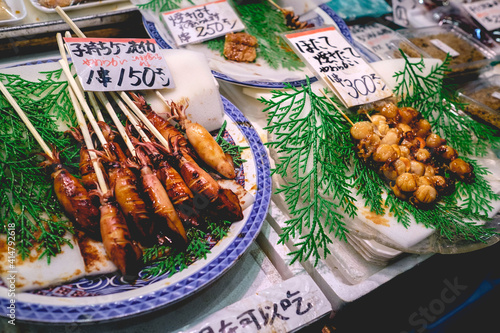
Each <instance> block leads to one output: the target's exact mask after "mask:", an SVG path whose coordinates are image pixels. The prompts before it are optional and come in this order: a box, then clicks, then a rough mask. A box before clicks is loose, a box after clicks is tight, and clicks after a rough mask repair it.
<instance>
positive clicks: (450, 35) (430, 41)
mask: <svg viewBox="0 0 500 333" xmlns="http://www.w3.org/2000/svg"><path fill="white" fill-rule="evenodd" d="M398 33H400V34H401V35H402V36H403V37H405V38H407V40H408V41H410V42H411V44H408V43H400V44H399V47H400V48H401V49H402V50H403V51H404V52H405V53H406V54H407V55H409V56H420V55H419V54H418V53H415V51H417V52H419V53H421V54H422V55H423V56H424V57H428V56H429V57H431V58H437V59H440V60H444V59H445V58H446V55H447V54H450V55H451V57H452V58H451V61H450V69H451V73H450V76H457V75H465V74H472V73H476V74H477V73H479V71H480V70H481V69H484V68H486V67H487V66H489V65H490V64H491V62H492V61H493V60H494V59H495V58H497V55H496V53H495V52H493V51H492V50H490V49H489V48H488V47H486V46H485V45H483V44H481V43H480V42H479V41H477V40H474V39H472V38H471V37H470V36H469V35H467V34H466V33H465V32H464V31H463V30H462V29H460V28H458V27H456V26H453V25H448V24H446V25H442V26H438V27H429V28H421V29H404V30H398Z"/></svg>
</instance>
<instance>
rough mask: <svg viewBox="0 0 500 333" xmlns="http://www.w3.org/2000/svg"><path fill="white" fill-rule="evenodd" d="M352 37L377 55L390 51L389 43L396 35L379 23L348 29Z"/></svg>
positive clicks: (354, 26)
mask: <svg viewBox="0 0 500 333" xmlns="http://www.w3.org/2000/svg"><path fill="white" fill-rule="evenodd" d="M350 30H351V34H352V37H353V38H354V39H356V40H357V41H359V42H360V43H362V44H363V45H365V46H366V47H368V48H369V49H370V50H371V51H373V52H374V53H377V54H384V53H388V52H390V51H391V42H392V41H393V40H394V39H395V38H396V33H395V32H394V31H393V30H392V29H390V28H388V27H386V26H385V25H382V24H380V23H376V22H374V23H371V24H366V25H353V26H351V27H350Z"/></svg>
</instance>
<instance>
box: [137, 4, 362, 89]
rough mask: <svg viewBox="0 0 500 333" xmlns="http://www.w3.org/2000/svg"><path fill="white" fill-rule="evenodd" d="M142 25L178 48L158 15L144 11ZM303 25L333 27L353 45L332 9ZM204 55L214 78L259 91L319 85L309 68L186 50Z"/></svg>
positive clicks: (203, 48)
mask: <svg viewBox="0 0 500 333" xmlns="http://www.w3.org/2000/svg"><path fill="white" fill-rule="evenodd" d="M142 13H143V23H144V27H145V29H146V31H147V32H148V34H149V35H150V36H151V38H153V39H155V40H156V42H157V43H158V45H160V47H162V48H167V49H170V48H177V46H176V45H175V42H174V41H173V39H172V38H171V37H170V35H169V33H168V30H167V29H166V28H165V25H164V24H163V22H161V20H160V18H159V17H158V14H155V13H152V12H146V11H143V12H142ZM300 20H301V21H308V22H310V23H314V25H315V26H321V25H334V26H336V27H338V29H339V30H340V32H341V33H342V34H343V35H344V37H345V38H346V39H347V40H348V41H349V42H350V43H351V44H353V40H352V37H351V34H350V31H349V28H348V27H347V25H346V24H345V22H344V21H343V20H342V18H340V17H339V16H338V15H337V14H336V13H335V12H334V11H333V10H332V9H331V8H330V7H328V6H326V5H320V6H319V7H317V8H316V9H315V10H313V11H310V12H309V13H307V14H305V15H303V16H301V18H300ZM185 48H186V49H190V50H195V51H198V52H202V53H203V54H205V56H206V57H207V59H208V61H209V66H210V68H211V70H212V73H213V75H214V76H215V77H216V78H217V79H220V80H224V81H227V82H230V83H234V84H239V85H245V86H251V87H256V88H273V89H277V88H283V87H285V84H290V85H292V86H300V85H303V84H306V77H309V78H310V81H311V82H314V81H317V78H315V77H314V74H313V73H312V72H311V71H310V70H309V69H307V68H303V69H298V70H287V69H283V68H281V69H273V68H271V67H269V66H268V65H267V64H266V63H265V61H264V60H262V59H260V60H259V59H257V60H256V62H255V63H250V64H249V63H237V62H233V61H227V60H226V59H224V57H222V56H221V55H220V54H219V53H218V52H216V51H213V50H210V49H208V47H206V46H205V45H204V44H193V45H188V46H185Z"/></svg>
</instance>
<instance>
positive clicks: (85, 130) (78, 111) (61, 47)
mask: <svg viewBox="0 0 500 333" xmlns="http://www.w3.org/2000/svg"><path fill="white" fill-rule="evenodd" d="M56 39H57V45H58V47H59V53H60V54H61V58H62V60H61V61H62V62H63V63H65V64H66V65H67V64H68V58H67V56H66V49H65V47H64V42H63V39H62V36H61V34H60V33H57V34H56ZM68 68H69V66H68ZM68 92H69V97H70V99H71V102H72V103H73V107H74V109H75V114H76V119H77V121H78V125H79V126H80V129H81V132H82V135H83V140H84V142H85V146H86V147H87V150H88V151H89V156H90V159H91V161H92V166H93V167H94V171H95V174H96V177H97V182H98V185H99V189H100V190H101V192H102V193H106V192H107V191H108V187H107V184H106V179H105V178H104V174H103V172H102V169H101V165H100V164H99V162H98V161H97V155H96V153H95V152H94V151H93V150H94V144H93V142H92V138H91V137H90V133H89V129H88V126H87V122H86V121H85V117H84V116H83V113H82V110H81V108H80V104H79V102H78V100H77V98H76V96H75V93H74V91H73V88H72V87H71V86H68ZM101 135H102V134H101ZM103 137H104V136H103Z"/></svg>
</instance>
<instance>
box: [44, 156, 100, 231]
mask: <svg viewBox="0 0 500 333" xmlns="http://www.w3.org/2000/svg"><path fill="white" fill-rule="evenodd" d="M42 155H43V156H45V158H46V160H45V161H44V162H42V166H45V167H48V166H50V167H52V168H53V172H52V174H51V177H52V179H53V182H54V192H55V194H56V197H57V200H58V201H59V203H60V204H61V206H62V207H63V210H64V212H65V213H66V216H68V218H69V219H70V220H71V221H72V222H74V223H75V224H76V225H77V226H78V227H80V228H82V229H84V230H85V231H87V232H89V233H90V235H93V236H97V238H98V235H99V210H98V209H97V208H96V207H95V206H94V205H93V204H92V200H91V198H90V196H89V193H88V192H87V190H86V189H85V187H83V185H82V184H81V183H80V182H79V181H78V179H76V177H75V176H73V175H72V174H70V173H69V172H68V170H66V168H64V166H63V165H62V163H61V160H60V158H59V153H58V152H57V151H55V150H54V151H53V152H52V157H50V156H48V155H46V154H42Z"/></svg>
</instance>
